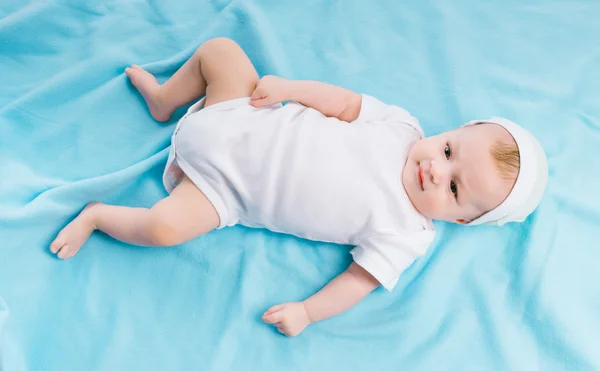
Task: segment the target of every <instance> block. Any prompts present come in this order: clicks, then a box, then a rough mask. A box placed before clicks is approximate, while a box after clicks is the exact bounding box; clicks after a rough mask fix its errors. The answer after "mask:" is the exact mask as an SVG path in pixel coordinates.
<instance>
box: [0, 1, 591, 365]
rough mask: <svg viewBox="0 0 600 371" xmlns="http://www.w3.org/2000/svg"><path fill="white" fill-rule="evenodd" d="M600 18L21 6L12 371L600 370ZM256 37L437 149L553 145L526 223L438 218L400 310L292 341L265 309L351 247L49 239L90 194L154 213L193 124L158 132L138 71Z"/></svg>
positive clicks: (516, 11)
mask: <svg viewBox="0 0 600 371" xmlns="http://www.w3.org/2000/svg"><path fill="white" fill-rule="evenodd" d="M598 14H600V3H598V2H597V1H593V0H588V1H584V0H582V1H571V0H569V1H567V0H563V1H559V0H546V1H537V0H532V1H527V2H524V1H520V0H504V1H500V0H497V1H486V2H482V1H476V0H461V1H452V2H449V1H433V0H429V1H413V2H409V1H391V0H389V1H385V0H378V1H369V2H359V1H342V0H339V1H333V0H332V1H318V0H310V1H309V0H307V1H266V0H264V1H260V0H251V1H250V0H248V1H242V0H237V1H225V0H212V1H209V0H202V1H191V0H181V1H172V2H170V1H167V0H162V1H137V0H136V1H134V0H131V1H116V0H107V1H98V0H96V1H78V0H47V1H35V2H31V3H29V2H27V1H22V0H3V1H2V2H0V171H1V173H2V175H1V176H0V241H1V244H0V296H1V298H0V336H2V343H1V344H2V346H1V347H0V362H2V363H3V364H2V365H1V366H2V367H3V368H2V370H7V371H13V370H192V369H193V370H219V371H220V370H264V371H267V370H282V369H286V370H399V369H402V370H566V369H568V370H597V369H600V352H599V351H598V350H599V345H598V344H599V341H600V290H598V286H599V284H598V282H599V276H600V273H599V272H600V270H599V269H598V262H600V249H598V243H597V239H598V224H599V223H600V196H599V194H598V184H600V175H599V171H598V165H597V163H596V159H595V158H594V156H595V155H597V153H598V148H599V146H600V90H599V81H600V37H599V36H598V35H600V22H598ZM215 36H228V37H231V38H233V39H235V40H236V41H237V42H238V43H239V44H240V45H242V47H243V48H244V49H245V50H246V51H247V53H248V55H249V56H250V58H251V59H252V61H253V62H254V63H255V66H256V68H257V70H258V71H259V73H260V74H261V75H264V74H277V75H281V76H283V77H286V78H291V79H315V80H322V81H326V82H329V83H332V84H337V85H341V86H344V87H346V88H349V89H353V90H355V91H357V92H362V93H367V94H371V95H373V96H376V97H378V98H379V99H381V100H382V101H384V102H387V103H391V104H397V105H400V106H402V107H405V108H406V109H408V110H409V111H410V112H411V113H412V114H413V115H415V116H416V117H417V118H419V119H420V120H421V124H422V126H423V128H424V130H425V132H426V134H428V135H432V134H436V133H439V132H441V131H445V130H449V129H452V128H454V127H457V126H458V125H460V124H462V123H464V122H466V121H467V120H470V119H474V118H485V117H489V116H495V115H499V116H505V117H507V118H510V119H513V120H515V121H516V122H518V123H520V124H521V125H523V126H524V127H526V128H527V129H529V130H530V131H531V132H532V133H534V134H535V135H536V136H537V137H538V138H539V140H540V142H541V143H542V145H543V146H544V147H545V149H546V151H547V154H548V159H549V164H550V178H549V186H548V189H547V192H546V195H545V198H544V200H543V201H542V204H541V206H540V207H539V209H538V211H537V212H536V213H535V214H534V215H533V216H532V217H530V218H529V219H528V220H527V221H526V222H525V223H523V224H514V225H508V226H506V227H503V228H494V227H473V228H466V227H460V226H456V225H449V224H445V223H436V227H437V228H438V235H437V238H436V241H435V243H434V245H433V246H432V247H431V248H430V250H429V251H428V253H427V254H426V256H424V257H423V258H421V259H420V260H418V261H417V262H416V263H415V264H413V266H411V268H410V269H409V270H408V271H407V272H406V273H405V274H403V276H402V278H401V280H400V282H399V284H398V286H397V287H396V289H395V290H394V291H393V292H392V293H387V292H385V291H384V290H383V289H378V290H377V291H376V292H375V293H373V294H372V295H370V296H369V297H368V298H367V299H366V300H364V301H363V302H361V303H360V304H359V305H357V306H356V307H355V308H353V309H351V310H350V311H348V312H346V313H344V314H342V315H340V316H338V317H335V318H333V319H330V320H327V321H324V322H321V323H318V324H314V325H311V326H310V327H309V328H308V329H307V330H306V331H305V332H304V333H302V334H301V336H299V337H297V338H286V337H284V336H282V335H280V334H279V333H278V332H277V331H275V330H274V329H273V328H272V327H269V326H266V325H264V324H263V323H262V322H261V320H260V315H261V314H262V312H263V311H264V310H266V309H267V308H268V307H270V306H271V305H273V304H278V303H281V302H285V301H294V300H300V299H304V298H305V297H306V296H308V295H310V294H312V293H314V292H315V291H316V290H318V289H319V288H321V287H322V286H323V285H324V284H325V283H326V282H328V280H330V279H331V278H333V277H334V276H336V275H337V274H339V273H340V272H341V271H343V270H344V269H345V268H346V267H347V265H348V264H349V263H350V261H351V258H350V255H349V253H348V252H349V247H348V246H337V245H332V244H324V243H315V242H309V241H305V240H301V239H297V238H294V237H291V236H286V235H280V234H274V233H271V232H268V231H265V230H252V229H247V228H242V227H234V228H226V229H224V230H220V231H216V232H212V233H210V234H208V235H206V236H203V237H200V238H198V239H195V240H193V241H191V242H189V243H186V244H183V245H181V246H178V247H174V248H169V249H160V248H140V247H134V246H129V245H126V244H123V243H120V242H117V241H115V240H113V239H111V238H109V237H107V236H106V235H103V234H100V233H96V234H94V235H93V236H92V238H91V239H90V240H89V242H88V243H87V244H86V245H85V246H84V248H83V249H82V250H81V251H80V252H79V254H78V255H77V256H76V257H75V258H73V259H71V260H68V261H60V260H58V259H56V258H55V257H54V256H53V255H52V254H50V252H49V250H48V245H49V244H50V242H51V241H52V240H53V238H54V237H55V235H56V234H57V233H58V231H59V230H60V229H61V228H62V227H63V226H64V225H66V223H68V222H69V221H70V220H71V219H72V218H73V217H74V216H75V215H76V214H77V213H78V212H79V211H80V210H81V208H82V207H83V206H84V205H85V204H86V203H87V202H89V201H92V200H98V201H102V202H107V203H113V204H120V205H127V206H146V207H149V206H151V205H153V204H154V203H155V202H156V201H158V200H159V199H161V198H163V197H165V195H166V192H165V190H164V189H163V186H162V182H161V175H162V171H163V167H164V165H165V161H166V156H167V151H168V146H169V144H170V143H169V139H170V135H171V133H172V130H173V128H174V125H175V123H176V121H177V119H178V117H180V116H181V112H179V113H178V114H177V115H176V117H174V118H173V119H172V120H171V121H170V122H169V123H167V124H160V123H157V122H155V121H153V120H152V118H151V117H150V115H149V113H148V111H147V109H146V107H145V105H144V103H143V100H142V99H141V98H140V96H139V95H138V94H137V93H136V91H135V89H134V88H133V87H132V86H131V84H130V83H129V82H128V81H127V79H126V77H125V75H124V73H123V71H124V68H125V67H126V66H128V65H130V64H132V63H136V64H140V65H141V66H143V67H144V68H147V69H148V70H149V71H151V72H152V73H155V74H156V75H157V76H158V77H159V79H160V80H161V81H164V80H165V79H166V78H168V77H169V76H170V75H171V74H172V73H173V72H174V71H175V70H176V69H177V68H178V67H180V66H181V65H182V63H183V62H184V61H185V60H186V59H187V58H188V57H189V56H190V55H191V53H192V52H193V51H194V50H195V49H196V47H198V45H200V44H201V43H202V42H203V41H205V40H207V39H209V38H212V37H215Z"/></svg>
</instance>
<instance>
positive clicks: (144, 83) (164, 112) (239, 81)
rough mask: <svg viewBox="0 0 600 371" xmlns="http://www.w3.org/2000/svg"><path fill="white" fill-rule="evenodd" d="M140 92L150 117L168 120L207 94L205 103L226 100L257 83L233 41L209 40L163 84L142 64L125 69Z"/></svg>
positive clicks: (248, 92) (244, 94)
mask: <svg viewBox="0 0 600 371" xmlns="http://www.w3.org/2000/svg"><path fill="white" fill-rule="evenodd" d="M125 73H126V74H127V76H129V78H130V79H131V82H132V84H133V85H134V86H135V87H136V88H137V89H138V90H139V91H140V93H141V94H142V96H143V97H144V99H145V100H146V103H147V104H148V108H149V109H150V113H151V114H152V117H154V119H156V120H157V121H167V120H169V119H170V118H171V115H173V112H175V110H176V109H177V108H179V107H181V106H183V105H185V104H187V103H189V102H192V101H194V100H196V99H198V98H200V97H201V96H203V95H204V94H206V104H205V105H206V106H210V105H211V104H215V103H218V102H222V101H225V100H230V99H235V98H242V97H249V96H251V95H252V92H253V91H254V88H255V87H256V84H257V83H258V80H259V79H258V74H257V73H256V70H255V69H254V66H253V65H252V62H250V59H249V58H248V56H247V55H246V53H244V51H243V50H242V48H240V47H239V45H238V44H236V43H235V41H233V40H231V39H227V38H223V37H221V38H216V39H212V40H208V41H207V42H205V43H204V44H202V45H200V47H199V48H198V49H197V50H196V52H195V53H194V54H193V55H192V56H191V57H190V59H188V60H187V62H185V63H184V65H183V66H181V68H180V69H179V70H177V72H175V74H174V75H173V76H172V77H171V78H170V79H169V80H168V81H167V82H165V83H164V84H162V85H159V84H158V81H157V80H156V78H155V77H154V76H152V75H151V74H150V73H148V72H146V71H145V70H143V69H142V68H141V67H139V66H136V65H133V66H131V67H130V68H127V69H126V70H125Z"/></svg>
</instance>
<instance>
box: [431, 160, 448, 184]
mask: <svg viewBox="0 0 600 371" xmlns="http://www.w3.org/2000/svg"><path fill="white" fill-rule="evenodd" d="M447 173H448V171H447V169H446V167H445V166H444V165H440V164H439V163H437V162H435V161H431V164H430V166H429V175H430V177H431V182H432V183H433V184H435V185H440V184H442V183H444V181H445V178H446V176H447Z"/></svg>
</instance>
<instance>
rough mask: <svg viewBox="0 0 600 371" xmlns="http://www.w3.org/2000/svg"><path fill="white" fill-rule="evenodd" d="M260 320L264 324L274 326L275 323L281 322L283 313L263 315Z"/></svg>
mask: <svg viewBox="0 0 600 371" xmlns="http://www.w3.org/2000/svg"><path fill="white" fill-rule="evenodd" d="M262 320H263V321H264V322H265V323H271V324H275V323H277V322H281V320H283V313H282V312H274V313H271V314H265V315H263V316H262Z"/></svg>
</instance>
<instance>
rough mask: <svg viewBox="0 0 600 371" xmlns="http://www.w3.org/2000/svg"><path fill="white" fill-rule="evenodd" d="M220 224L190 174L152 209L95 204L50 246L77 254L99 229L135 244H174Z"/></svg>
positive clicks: (65, 254) (64, 254) (60, 253)
mask: <svg viewBox="0 0 600 371" xmlns="http://www.w3.org/2000/svg"><path fill="white" fill-rule="evenodd" d="M218 225H219V215H218V214H217V212H216V210H215V209H214V207H213V206H212V204H211V203H210V201H209V200H208V199H207V198H206V196H204V193H202V192H201V191H200V190H199V189H198V188H197V187H196V186H195V185H194V183H192V181H191V180H190V179H189V178H188V177H187V176H186V177H184V178H183V180H182V181H181V183H179V185H178V186H177V187H176V188H175V189H174V190H173V192H171V194H170V195H169V196H168V197H166V198H164V199H162V200H161V201H159V202H158V203H157V204H156V205H154V206H153V207H152V208H151V209H146V208H131V207H123V206H111V205H105V204H101V203H91V204H89V205H87V206H86V207H85V208H84V209H83V211H82V212H81V213H80V214H79V216H77V218H75V220H73V221H72V222H71V223H69V224H68V225H67V226H66V227H65V228H64V229H63V230H62V231H60V233H59V234H58V236H57V237H56V239H55V240H54V242H52V244H51V245H50V251H52V252H53V253H55V254H56V253H58V257H59V258H61V259H68V258H70V257H72V256H73V255H75V254H76V253H77V252H78V251H79V249H80V248H81V246H82V245H83V244H84V243H85V242H86V241H87V239H88V238H89V237H90V235H91V234H92V232H93V231H94V230H96V229H98V230H101V231H103V232H105V233H106V234H108V235H110V236H112V237H113V238H116V239H118V240H120V241H124V242H127V243H130V244H133V245H140V246H173V245H178V244H181V243H183V242H186V241H189V240H191V239H193V238H195V237H198V236H201V235H203V234H205V233H207V232H209V231H211V230H213V229H215V228H216V227H217V226H218Z"/></svg>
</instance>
